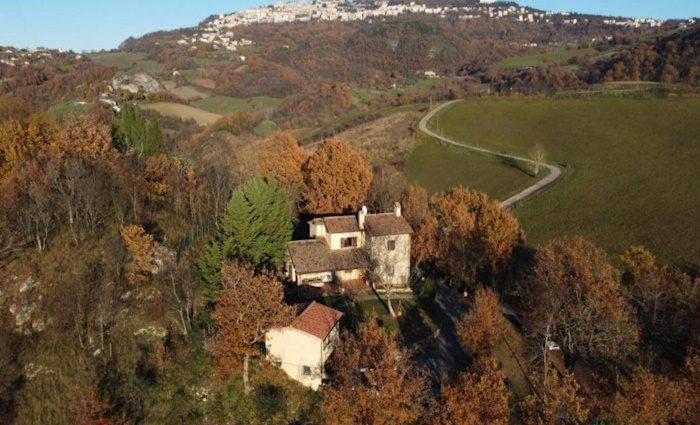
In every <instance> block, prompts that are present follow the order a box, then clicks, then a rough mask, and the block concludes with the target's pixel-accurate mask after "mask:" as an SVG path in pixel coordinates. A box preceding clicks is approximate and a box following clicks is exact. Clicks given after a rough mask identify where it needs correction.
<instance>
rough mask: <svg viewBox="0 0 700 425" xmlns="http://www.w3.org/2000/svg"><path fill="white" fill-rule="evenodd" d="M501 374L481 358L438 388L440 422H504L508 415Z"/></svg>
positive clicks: (497, 424) (498, 424)
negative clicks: (452, 382) (449, 382)
mask: <svg viewBox="0 0 700 425" xmlns="http://www.w3.org/2000/svg"><path fill="white" fill-rule="evenodd" d="M508 398H509V392H508V389H507V388H506V385H505V376H504V375H503V373H502V372H501V371H500V370H498V366H497V365H496V362H495V361H494V360H491V359H488V358H484V359H482V360H480V361H479V362H478V363H477V364H476V365H475V366H474V367H473V369H471V370H469V371H466V372H462V373H461V374H460V375H459V377H458V378H457V382H455V383H454V384H452V385H448V386H445V387H443V388H442V389H441V391H440V415H439V416H440V420H439V423H440V425H481V424H493V425H506V424H507V423H508V418H509V416H510V407H509V405H508Z"/></svg>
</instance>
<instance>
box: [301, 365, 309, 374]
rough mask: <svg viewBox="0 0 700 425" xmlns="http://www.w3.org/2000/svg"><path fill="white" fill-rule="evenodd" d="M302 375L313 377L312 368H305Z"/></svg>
mask: <svg viewBox="0 0 700 425" xmlns="http://www.w3.org/2000/svg"><path fill="white" fill-rule="evenodd" d="M302 374H303V375H304V376H311V366H304V367H303V368H302Z"/></svg>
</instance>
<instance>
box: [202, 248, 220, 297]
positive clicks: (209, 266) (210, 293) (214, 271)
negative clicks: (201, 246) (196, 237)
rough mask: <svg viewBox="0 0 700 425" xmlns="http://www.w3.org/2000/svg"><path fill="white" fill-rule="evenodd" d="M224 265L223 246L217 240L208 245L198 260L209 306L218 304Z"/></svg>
mask: <svg viewBox="0 0 700 425" xmlns="http://www.w3.org/2000/svg"><path fill="white" fill-rule="evenodd" d="M222 264H223V256H222V255H221V244H220V243H219V241H218V240H216V239H215V240H213V241H211V242H210V243H209V244H208V245H207V247H206V249H205V250H204V252H202V254H200V256H199V258H197V268H198V269H199V277H200V279H201V281H202V288H203V290H204V298H205V299H206V300H207V303H209V304H214V303H216V300H217V294H218V292H219V289H221V266H222Z"/></svg>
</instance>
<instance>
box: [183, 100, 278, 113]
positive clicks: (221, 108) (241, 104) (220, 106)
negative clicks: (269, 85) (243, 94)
mask: <svg viewBox="0 0 700 425" xmlns="http://www.w3.org/2000/svg"><path fill="white" fill-rule="evenodd" d="M280 102H281V99H277V98H274V97H267V96H259V97H251V98H249V99H246V98H238V97H229V96H211V97H209V98H207V99H201V100H198V101H196V102H193V105H195V106H196V107H198V108H200V109H204V110H205V111H209V112H213V113H215V114H221V115H231V114H232V113H234V112H235V111H238V110H241V109H243V110H245V111H247V112H251V113H252V112H255V111H261V110H263V109H267V108H275V107H277V106H278V105H279V104H280Z"/></svg>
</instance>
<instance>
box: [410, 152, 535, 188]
mask: <svg viewBox="0 0 700 425" xmlns="http://www.w3.org/2000/svg"><path fill="white" fill-rule="evenodd" d="M404 173H405V174H406V178H407V179H408V181H409V182H410V183H412V184H418V185H420V186H423V187H424V188H425V189H426V190H428V192H431V193H434V192H442V191H445V190H447V189H449V188H451V187H453V186H458V185H462V186H468V187H471V188H474V189H476V190H478V191H480V192H486V193H488V194H489V196H490V197H491V198H493V199H497V200H502V199H505V198H507V197H508V196H509V195H512V194H514V193H516V192H518V191H520V190H522V189H524V188H526V187H527V186H529V185H531V184H534V183H535V182H536V181H537V179H535V178H532V177H530V176H529V175H527V174H526V173H524V172H523V171H521V170H519V169H518V168H515V167H511V166H507V165H504V164H503V163H502V162H501V161H500V160H498V159H496V158H494V157H490V156H486V155H481V154H477V153H472V152H470V151H468V150H466V149H460V148H458V147H456V146H446V145H441V144H439V143H437V142H435V141H432V140H425V141H423V142H420V143H419V144H418V145H416V147H415V148H414V149H413V151H412V152H411V154H410V155H409V157H408V159H407V160H406V165H405V167H404ZM540 175H541V174H540Z"/></svg>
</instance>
